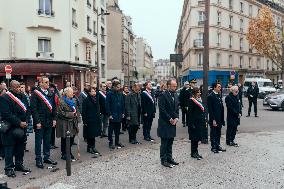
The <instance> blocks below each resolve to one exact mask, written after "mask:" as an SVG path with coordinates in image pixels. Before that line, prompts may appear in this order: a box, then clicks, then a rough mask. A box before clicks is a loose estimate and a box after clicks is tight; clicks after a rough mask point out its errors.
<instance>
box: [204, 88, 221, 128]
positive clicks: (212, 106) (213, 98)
mask: <svg viewBox="0 0 284 189" xmlns="http://www.w3.org/2000/svg"><path fill="white" fill-rule="evenodd" d="M207 106H208V113H209V124H210V126H213V120H215V121H216V123H217V126H218V127H222V126H225V119H224V105H223V101H222V98H221V95H220V94H215V93H214V91H212V92H211V93H210V94H209V95H208V97H207Z"/></svg>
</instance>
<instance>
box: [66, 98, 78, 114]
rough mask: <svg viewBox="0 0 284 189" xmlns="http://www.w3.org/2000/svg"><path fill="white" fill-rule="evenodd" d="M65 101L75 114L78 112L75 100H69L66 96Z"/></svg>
mask: <svg viewBox="0 0 284 189" xmlns="http://www.w3.org/2000/svg"><path fill="white" fill-rule="evenodd" d="M63 100H64V102H65V103H66V104H67V105H68V106H69V107H70V108H71V109H72V110H73V111H74V112H75V111H76V105H75V103H74V101H73V98H71V99H69V98H67V97H66V96H64V97H63Z"/></svg>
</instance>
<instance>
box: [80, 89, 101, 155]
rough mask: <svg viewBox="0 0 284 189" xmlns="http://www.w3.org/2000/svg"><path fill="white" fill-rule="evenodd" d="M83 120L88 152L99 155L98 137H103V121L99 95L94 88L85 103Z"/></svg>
mask: <svg viewBox="0 0 284 189" xmlns="http://www.w3.org/2000/svg"><path fill="white" fill-rule="evenodd" d="M82 119H83V124H84V127H85V131H86V138H87V144H88V146H87V152H89V153H91V154H96V155H97V154H99V152H98V151H97V150H96V137H98V136H100V135H101V119H100V106H99V95H97V92H96V88H95V87H92V88H91V90H90V93H89V95H88V97H87V98H86V99H85V100H84V101H83V105H82Z"/></svg>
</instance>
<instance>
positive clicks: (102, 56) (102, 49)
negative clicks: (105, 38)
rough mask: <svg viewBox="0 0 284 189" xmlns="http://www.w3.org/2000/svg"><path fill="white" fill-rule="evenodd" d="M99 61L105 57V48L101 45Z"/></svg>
mask: <svg viewBox="0 0 284 189" xmlns="http://www.w3.org/2000/svg"><path fill="white" fill-rule="evenodd" d="M101 59H102V60H105V59H106V56H105V46H103V45H101Z"/></svg>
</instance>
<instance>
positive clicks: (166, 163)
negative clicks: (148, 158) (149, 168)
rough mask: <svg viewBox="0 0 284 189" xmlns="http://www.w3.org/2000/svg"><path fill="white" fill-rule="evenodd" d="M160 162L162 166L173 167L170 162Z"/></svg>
mask: <svg viewBox="0 0 284 189" xmlns="http://www.w3.org/2000/svg"><path fill="white" fill-rule="evenodd" d="M161 164H162V165H163V166H165V167H169V168H173V167H174V166H173V165H172V164H170V163H168V162H162V163H161Z"/></svg>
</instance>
